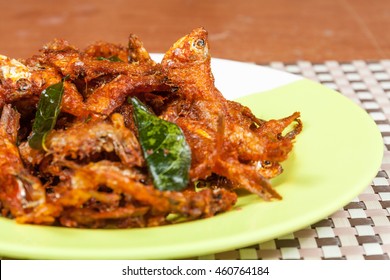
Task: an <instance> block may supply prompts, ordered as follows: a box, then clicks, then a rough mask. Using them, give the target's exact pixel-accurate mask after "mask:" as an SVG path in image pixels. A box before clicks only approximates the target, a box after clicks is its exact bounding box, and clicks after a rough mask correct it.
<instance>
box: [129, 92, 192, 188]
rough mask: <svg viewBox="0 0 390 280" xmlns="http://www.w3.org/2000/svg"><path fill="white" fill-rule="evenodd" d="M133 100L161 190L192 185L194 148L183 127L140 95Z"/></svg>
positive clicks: (148, 159)
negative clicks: (159, 114)
mask: <svg viewBox="0 0 390 280" xmlns="http://www.w3.org/2000/svg"><path fill="white" fill-rule="evenodd" d="M131 102H132V104H133V108H134V110H133V115H134V120H135V123H136V125H137V127H138V137H139V141H140V144H141V147H142V150H143V154H144V157H145V160H146V163H147V166H148V169H149V173H150V175H151V176H152V179H153V184H154V186H155V187H156V188H157V189H159V190H175V191H179V190H182V189H183V188H185V187H186V186H187V184H188V181H189V169H190V166H191V149H190V147H189V146H188V144H187V142H186V139H185V137H184V134H183V132H182V130H181V129H180V127H178V126H177V125H176V124H174V123H171V122H168V121H165V120H162V119H160V118H159V117H157V116H156V115H154V114H153V113H151V112H150V111H149V110H148V108H147V107H146V106H145V105H144V104H142V103H141V102H140V101H139V100H138V99H137V98H135V97H134V98H131Z"/></svg>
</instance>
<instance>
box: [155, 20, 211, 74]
mask: <svg viewBox="0 0 390 280" xmlns="http://www.w3.org/2000/svg"><path fill="white" fill-rule="evenodd" d="M209 59H210V54H209V44H208V33H207V31H206V30H205V29H204V28H202V27H199V28H196V29H194V30H192V31H191V33H189V34H188V35H186V36H184V37H182V38H180V39H179V40H178V41H176V43H174V44H173V46H172V47H171V48H170V49H169V50H168V51H167V52H166V53H165V55H164V58H163V60H162V64H163V66H165V67H168V68H176V67H181V66H183V65H191V64H193V63H204V62H205V61H207V60H209Z"/></svg>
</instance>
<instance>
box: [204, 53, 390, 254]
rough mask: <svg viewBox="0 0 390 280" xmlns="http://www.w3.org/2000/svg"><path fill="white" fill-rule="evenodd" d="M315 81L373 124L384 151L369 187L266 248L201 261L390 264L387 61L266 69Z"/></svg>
mask: <svg viewBox="0 0 390 280" xmlns="http://www.w3.org/2000/svg"><path fill="white" fill-rule="evenodd" d="M266 66H270V67H272V68H276V69H279V70H282V71H287V72H291V73H293V74H298V75H301V76H304V77H306V78H308V79H311V80H314V81H317V82H319V83H321V84H323V85H325V86H327V87H330V88H332V89H334V90H336V91H338V92H340V93H341V94H343V95H345V96H346V97H348V98H350V99H351V100H353V101H354V102H356V103H357V104H358V105H360V106H361V107H362V108H364V109H365V110H366V111H367V112H368V114H369V115H370V116H371V117H372V118H373V119H374V121H375V122H376V124H377V125H378V127H379V130H380V131H381V133H382V136H383V140H384V144H385V146H386V149H385V152H384V158H383V162H382V166H381V169H380V170H379V172H378V174H377V176H376V177H375V178H374V179H373V181H372V184H371V185H370V186H367V188H366V189H365V190H364V191H363V192H362V193H361V194H360V195H358V197H356V198H355V199H354V200H353V201H351V202H350V203H349V204H347V205H345V206H344V208H343V209H340V210H339V211H337V212H336V213H334V214H333V215H331V216H330V217H328V218H326V219H323V220H321V221H319V222H318V223H316V224H313V225H311V226H310V227H307V228H304V229H302V230H299V231H297V232H294V233H291V234H289V235H287V236H282V237H279V238H276V239H274V240H270V241H268V242H265V243H261V244H255V245H253V246H250V247H247V248H242V249H236V250H233V251H228V252H222V253H218V254H213V255H207V256H202V257H199V259H224V260H226V259H265V260H271V259H304V260H309V259H346V260H351V259H366V260H371V259H376V260H378V259H380V260H389V259H390V185H389V182H390V181H389V175H390V122H389V120H390V60H380V61H369V62H367V61H360V60H356V61H350V62H336V61H326V62H325V63H318V64H313V63H310V62H307V61H299V62H297V63H291V64H290V63H289V64H286V63H282V62H272V63H270V64H269V65H266Z"/></svg>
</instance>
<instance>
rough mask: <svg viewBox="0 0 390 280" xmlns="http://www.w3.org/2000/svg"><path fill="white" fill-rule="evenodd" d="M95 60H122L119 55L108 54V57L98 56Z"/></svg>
mask: <svg viewBox="0 0 390 280" xmlns="http://www.w3.org/2000/svg"><path fill="white" fill-rule="evenodd" d="M96 60H107V61H111V62H123V60H122V59H120V58H119V57H117V56H116V55H113V56H110V57H103V56H98V57H97V58H96Z"/></svg>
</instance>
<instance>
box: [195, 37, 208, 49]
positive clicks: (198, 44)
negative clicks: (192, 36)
mask: <svg viewBox="0 0 390 280" xmlns="http://www.w3.org/2000/svg"><path fill="white" fill-rule="evenodd" d="M205 45H206V43H205V41H204V40H203V39H198V40H196V41H195V43H194V46H195V47H196V48H198V49H201V48H204V46H205Z"/></svg>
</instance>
